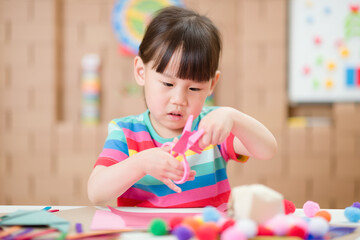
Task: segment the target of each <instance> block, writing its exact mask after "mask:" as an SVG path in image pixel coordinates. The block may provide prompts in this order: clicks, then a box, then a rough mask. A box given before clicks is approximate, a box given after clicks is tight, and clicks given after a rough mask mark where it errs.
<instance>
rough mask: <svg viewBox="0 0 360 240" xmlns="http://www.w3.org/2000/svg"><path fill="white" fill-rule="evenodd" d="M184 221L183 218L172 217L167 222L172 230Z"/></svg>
mask: <svg viewBox="0 0 360 240" xmlns="http://www.w3.org/2000/svg"><path fill="white" fill-rule="evenodd" d="M183 220H184V218H183V217H173V218H171V219H170V221H169V227H170V229H171V230H173V229H174V228H175V227H176V226H178V225H179V224H180V223H181V222H182V221H183Z"/></svg>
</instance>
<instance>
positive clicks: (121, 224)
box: [90, 206, 198, 230]
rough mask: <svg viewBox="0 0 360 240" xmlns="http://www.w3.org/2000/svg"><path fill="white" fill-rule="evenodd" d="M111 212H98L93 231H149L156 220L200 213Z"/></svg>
mask: <svg viewBox="0 0 360 240" xmlns="http://www.w3.org/2000/svg"><path fill="white" fill-rule="evenodd" d="M108 208H109V209H110V212H109V211H106V210H96V212H95V214H94V217H93V220H92V223H91V227H90V229H91V230H110V229H147V227H148V226H149V224H150V222H151V220H152V219H154V218H161V219H163V220H165V221H169V220H170V219H172V218H174V217H179V216H181V217H190V216H194V215H196V214H198V213H179V212H172V213H170V212H166V213H165V212H126V211H120V210H117V209H115V208H113V207H110V206H108Z"/></svg>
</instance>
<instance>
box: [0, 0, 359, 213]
mask: <svg viewBox="0 0 360 240" xmlns="http://www.w3.org/2000/svg"><path fill="white" fill-rule="evenodd" d="M185 3H186V5H187V6H188V7H190V8H193V9H196V10H198V11H199V12H200V13H206V14H207V15H208V16H209V17H210V18H211V19H213V20H214V22H215V23H216V25H217V26H218V27H219V29H220V31H221V33H222V36H223V42H224V51H223V57H222V60H221V68H220V70H221V72H222V77H221V81H220V83H219V85H218V86H217V89H216V93H215V99H216V103H217V105H229V106H232V107H235V108H238V109H239V110H241V111H244V112H245V113H247V114H249V115H251V116H253V117H255V118H257V119H259V120H260V121H261V122H263V123H264V124H265V125H266V126H267V127H268V128H269V129H270V130H271V131H272V132H273V133H274V135H275V136H276V138H277V140H278V144H279V152H278V154H277V155H276V156H275V157H274V159H273V160H270V161H260V160H256V159H251V160H250V161H249V162H248V163H246V164H236V163H233V162H232V163H230V165H229V168H228V173H229V176H230V179H231V184H232V185H233V186H235V185H239V184H250V183H263V184H266V185H268V186H269V187H272V188H274V189H276V190H278V191H280V192H281V193H283V194H284V196H285V197H286V198H287V199H289V200H292V201H293V202H294V203H295V204H296V206H297V207H302V204H303V203H304V202H305V201H307V200H313V201H318V202H319V203H320V205H321V207H322V208H344V207H346V206H348V205H351V204H352V202H354V201H359V200H360V173H359V169H360V124H359V122H360V105H359V104H355V103H342V104H328V105H319V104H318V105H310V106H289V103H288V99H287V93H286V79H287V77H286V72H287V68H286V65H287V40H286V39H287V22H288V18H287V13H286V11H287V1H286V0H266V1H264V0H241V1H237V0H226V1H217V0H210V1H209V0H197V1H189V0H187V1H185ZM112 4H113V0H0V204H46V205H49V204H59V205H81V204H84V205H86V204H90V203H89V202H88V200H87V196H86V185H87V178H88V176H89V174H90V172H91V169H92V165H93V164H94V161H95V160H96V157H97V155H98V154H99V152H100V151H101V148H102V146H103V144H104V140H105V137H106V131H107V123H108V121H109V120H111V119H112V118H116V117H121V116H125V115H129V114H135V113H139V112H141V111H143V110H144V109H145V106H144V101H143V97H142V93H141V91H139V92H138V93H134V94H129V93H127V92H126V91H125V88H126V87H127V86H128V85H131V84H134V79H133V72H132V64H133V62H132V61H133V60H132V58H129V57H126V56H121V55H119V54H118V52H117V42H116V40H115V36H114V34H113V32H112V28H111V20H110V19H111V10H112ZM86 53H97V54H99V55H100V57H101V63H102V65H101V123H100V124H99V125H97V126H82V125H81V123H80V110H81V68H80V61H81V58H82V56H83V55H84V54H86ZM290 116H326V117H329V118H331V120H332V123H331V125H330V126H312V127H297V128H295V127H290V126H288V124H287V118H288V117H290Z"/></svg>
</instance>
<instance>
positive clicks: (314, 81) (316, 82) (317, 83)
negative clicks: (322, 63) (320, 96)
mask: <svg viewBox="0 0 360 240" xmlns="http://www.w3.org/2000/svg"><path fill="white" fill-rule="evenodd" d="M319 86H320V82H319V79H317V78H314V80H313V88H314V89H319Z"/></svg>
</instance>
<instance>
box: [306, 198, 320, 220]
mask: <svg viewBox="0 0 360 240" xmlns="http://www.w3.org/2000/svg"><path fill="white" fill-rule="evenodd" d="M303 210H304V213H305V215H306V216H307V217H310V218H311V217H314V216H315V214H316V213H317V212H318V211H319V210H320V206H319V204H318V203H316V202H313V201H307V202H306V203H304V206H303Z"/></svg>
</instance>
